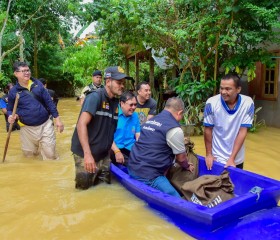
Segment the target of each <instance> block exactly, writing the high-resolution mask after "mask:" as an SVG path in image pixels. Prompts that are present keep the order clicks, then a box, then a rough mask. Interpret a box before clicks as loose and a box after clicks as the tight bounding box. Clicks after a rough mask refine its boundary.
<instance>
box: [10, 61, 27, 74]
mask: <svg viewBox="0 0 280 240" xmlns="http://www.w3.org/2000/svg"><path fill="white" fill-rule="evenodd" d="M20 67H29V66H28V64H27V63H26V62H19V61H17V62H14V64H13V71H14V72H16V71H18V70H19V68H20Z"/></svg>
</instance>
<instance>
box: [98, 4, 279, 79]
mask: <svg viewBox="0 0 280 240" xmlns="http://www.w3.org/2000/svg"><path fill="white" fill-rule="evenodd" d="M93 4H95V2H94V3H93ZM95 6H96V7H97V8H100V11H99V12H101V16H102V18H101V19H99V22H100V31H99V34H100V35H101V36H102V38H103V39H105V40H106V43H110V44H108V45H109V46H110V48H111V47H112V46H115V49H119V48H120V47H121V46H122V44H130V45H132V46H134V47H135V48H141V46H142V45H143V42H144V43H146V44H147V45H148V46H150V47H152V48H154V49H156V50H160V49H165V55H167V56H168V57H169V59H170V62H171V63H173V64H175V65H176V66H177V67H178V69H180V71H181V77H183V75H184V74H186V73H190V74H191V76H192V79H193V81H196V80H198V81H205V80H208V79H214V80H216V79H217V76H218V75H219V74H220V73H221V72H223V73H224V72H226V71H237V72H238V73H240V75H241V74H242V73H244V71H245V69H249V71H248V77H249V79H250V78H253V77H254V75H253V71H252V70H254V64H255V62H256V61H258V60H264V59H267V58H266V57H267V55H266V52H265V51H264V50H263V49H264V47H265V45H264V44H267V43H271V42H276V41H279V36H278V38H277V36H276V35H275V33H276V32H277V31H275V29H276V28H279V21H278V16H279V1H270V0H264V1H253V0H242V1H236V0H223V1H212V0H204V1H198V0H147V1H140V0H119V1H116V0H111V1H108V0H103V1H102V0H101V1H98V3H96V5H95ZM110 52H113V51H112V49H110ZM116 52H119V51H118V50H117V51H116ZM248 56H249V57H248ZM264 57H265V58H264ZM221 67H222V69H221ZM219 69H220V70H221V71H219Z"/></svg>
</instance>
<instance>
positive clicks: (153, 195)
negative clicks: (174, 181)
mask: <svg viewBox="0 0 280 240" xmlns="http://www.w3.org/2000/svg"><path fill="white" fill-rule="evenodd" d="M223 170H224V166H223V165H222V164H220V163H217V162H215V164H214V166H213V168H212V170H211V171H209V170H207V168H206V165H205V159H204V158H203V157H202V156H199V176H202V175H205V174H208V175H209V174H210V175H220V174H221V172H222V171H223ZM111 171H112V172H113V174H114V175H115V177H116V178H117V179H118V181H120V183H121V184H123V185H124V187H125V188H127V189H128V190H129V191H130V192H132V193H133V194H135V195H136V196H137V197H139V198H140V199H142V200H144V201H146V202H147V203H148V204H149V206H150V207H152V208H153V209H156V210H158V211H159V212H161V213H163V214H164V216H165V218H166V217H168V221H170V222H173V223H174V224H175V225H177V226H178V227H180V228H181V229H182V230H183V231H185V232H187V233H188V234H190V235H192V236H194V237H199V238H202V236H203V235H204V234H206V235H207V237H208V238H209V237H210V235H211V234H210V233H212V234H214V232H215V235H213V236H217V234H218V233H219V234H221V235H223V232H222V230H221V229H222V228H225V226H229V225H230V224H234V223H236V222H240V221H242V218H244V217H245V216H247V215H249V214H252V213H253V214H255V215H254V216H253V215H252V217H256V216H259V215H260V214H259V213H258V214H259V215H258V214H257V213H256V212H258V211H260V212H262V215H263V214H264V213H263V211H264V210H269V209H274V210H275V211H276V212H278V213H277V215H276V218H278V222H280V210H279V207H277V203H278V201H279V199H280V182H279V181H276V180H274V179H270V178H267V177H264V176H261V175H258V174H255V173H252V172H248V171H245V170H241V169H237V168H233V167H229V168H228V171H229V173H230V178H231V180H232V182H233V184H234V186H235V190H234V193H235V197H234V198H232V199H230V200H228V201H226V202H223V203H221V204H219V205H217V206H215V207H213V208H207V207H205V206H200V205H197V204H194V203H192V202H188V201H186V200H183V199H180V198H176V197H173V196H170V195H168V194H165V193H162V192H160V191H159V190H157V189H154V188H152V187H149V186H147V185H145V184H144V183H142V182H139V181H137V180H135V179H133V178H131V177H130V176H129V175H128V174H127V171H126V168H125V167H123V166H115V165H113V164H112V165H111ZM254 187H259V188H261V189H262V191H261V193H260V194H259V195H258V194H255V193H252V192H250V190H251V189H252V188H254ZM271 211H273V210H271ZM265 216H266V214H265ZM262 218H263V216H262ZM259 220H260V219H258V217H257V220H256V224H255V226H257V225H258V223H259V222H258V221H259ZM271 221H274V218H272V220H271ZM243 222H245V220H243ZM261 223H262V224H263V223H264V222H261ZM243 224H245V223H243ZM248 224H249V223H248V222H246V224H245V225H246V226H248ZM217 229H219V231H217ZM232 229H233V226H231V227H230V230H232ZM279 229H280V227H279ZM224 231H226V230H224ZM276 231H277V229H276ZM279 231H280V230H279ZM228 233H229V230H227V231H226V234H228ZM209 234H210V235H209Z"/></svg>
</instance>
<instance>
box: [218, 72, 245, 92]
mask: <svg viewBox="0 0 280 240" xmlns="http://www.w3.org/2000/svg"><path fill="white" fill-rule="evenodd" d="M230 79H232V80H233V81H234V84H235V87H236V88H238V87H241V79H240V77H239V76H238V75H237V73H228V74H226V75H225V76H223V77H222V80H230Z"/></svg>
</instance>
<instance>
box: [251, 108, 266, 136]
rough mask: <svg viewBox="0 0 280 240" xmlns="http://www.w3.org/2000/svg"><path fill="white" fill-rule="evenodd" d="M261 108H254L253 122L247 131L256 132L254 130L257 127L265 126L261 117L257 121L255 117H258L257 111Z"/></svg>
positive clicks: (256, 129)
mask: <svg viewBox="0 0 280 240" xmlns="http://www.w3.org/2000/svg"><path fill="white" fill-rule="evenodd" d="M261 109H262V107H258V108H257V109H255V113H254V119H253V124H252V127H251V128H250V129H249V132H256V131H258V129H259V128H261V127H265V126H266V125H265V120H264V119H261V120H259V121H258V120H257V118H258V116H257V113H258V112H259V111H260V110H261Z"/></svg>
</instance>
